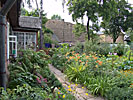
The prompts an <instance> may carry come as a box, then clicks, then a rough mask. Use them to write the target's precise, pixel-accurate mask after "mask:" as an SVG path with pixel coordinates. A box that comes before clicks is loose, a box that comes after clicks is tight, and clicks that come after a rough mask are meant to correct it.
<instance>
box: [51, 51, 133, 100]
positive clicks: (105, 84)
mask: <svg viewBox="0 0 133 100" xmlns="http://www.w3.org/2000/svg"><path fill="white" fill-rule="evenodd" d="M55 55H56V56H57V55H60V59H55V58H54V57H52V58H53V60H52V62H53V63H52V64H53V65H54V66H55V67H56V68H58V69H60V70H63V71H64V73H65V74H66V75H67V77H68V78H69V80H70V81H72V82H75V83H78V84H82V85H83V86H86V87H87V88H88V90H89V91H90V92H91V93H92V94H94V95H101V96H103V97H105V98H107V99H108V100H117V99H118V100H132V99H133V95H132V94H133V58H132V57H130V59H129V54H128V53H127V54H126V55H125V56H122V57H119V56H118V55H117V53H114V54H111V53H110V55H107V56H106V57H105V56H103V55H100V57H99V55H96V54H89V55H86V54H85V53H84V54H79V53H75V52H74V51H72V52H68V53H66V54H65V55H63V54H61V53H56V54H55ZM64 56H65V57H66V59H65V58H63V59H65V60H62V58H61V57H64ZM56 62H59V63H56ZM55 63H56V64H55ZM60 63H61V64H60Z"/></svg>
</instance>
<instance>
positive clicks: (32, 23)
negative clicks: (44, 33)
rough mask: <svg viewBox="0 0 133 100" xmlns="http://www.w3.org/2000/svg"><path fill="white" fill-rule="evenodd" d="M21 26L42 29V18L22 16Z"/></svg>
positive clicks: (20, 19)
mask: <svg viewBox="0 0 133 100" xmlns="http://www.w3.org/2000/svg"><path fill="white" fill-rule="evenodd" d="M19 27H21V28H33V29H40V28H41V24H40V19H39V17H32V16H20V18H19Z"/></svg>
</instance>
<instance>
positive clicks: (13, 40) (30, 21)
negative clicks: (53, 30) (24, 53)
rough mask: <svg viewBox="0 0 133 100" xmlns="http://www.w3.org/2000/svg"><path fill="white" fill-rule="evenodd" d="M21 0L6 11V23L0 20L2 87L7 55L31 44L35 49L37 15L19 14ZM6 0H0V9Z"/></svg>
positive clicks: (7, 59)
mask: <svg viewBox="0 0 133 100" xmlns="http://www.w3.org/2000/svg"><path fill="white" fill-rule="evenodd" d="M8 1H9V0H8ZM10 1H11V0H10ZM21 1H22V0H16V1H15V3H14V4H13V6H12V7H11V9H10V10H9V11H8V14H7V15H6V24H3V23H2V21H1V22H0V26H2V28H3V27H4V28H3V30H4V31H3V30H2V31H0V32H2V34H5V39H4V38H3V37H0V39H1V42H4V43H5V48H4V49H2V48H3V45H2V46H1V47H0V68H1V69H3V70H0V79H3V80H0V81H2V83H1V82H0V86H3V87H5V80H4V79H5V78H3V76H4V77H5V74H6V75H8V74H9V73H8V70H7V65H8V63H9V57H10V56H14V57H16V56H17V53H18V50H19V49H27V48H29V47H31V46H32V48H33V49H34V50H36V45H37V34H38V30H40V21H39V18H37V17H24V16H20V8H21ZM6 2H7V0H0V10H1V9H2V7H3V6H4V5H5V3H6ZM8 4H9V2H8ZM1 16H2V15H1ZM3 16H4V15H3ZM3 16H2V17H3ZM3 18H5V17H3ZM3 32H4V33H3ZM0 34H1V33H0ZM2 36H3V35H2ZM4 43H2V44H4ZM1 55H2V56H1ZM4 55H5V56H4ZM5 66H6V67H5ZM5 70H6V71H5ZM3 84H4V85H3Z"/></svg>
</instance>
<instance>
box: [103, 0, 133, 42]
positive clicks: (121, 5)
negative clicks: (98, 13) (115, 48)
mask: <svg viewBox="0 0 133 100" xmlns="http://www.w3.org/2000/svg"><path fill="white" fill-rule="evenodd" d="M106 6H108V10H109V12H106V13H108V16H109V17H108V19H105V20H104V18H103V22H102V24H101V26H102V27H103V28H104V29H105V34H108V35H110V36H111V37H112V38H113V43H115V42H116V39H117V38H118V37H119V35H120V34H122V31H124V32H125V31H127V29H128V28H130V23H131V21H129V18H130V16H131V13H130V10H132V7H131V5H130V4H128V3H127V1H126V0H116V1H114V0H111V1H110V2H108V3H106ZM104 13H105V12H103V15H104ZM130 20H131V19H130Z"/></svg>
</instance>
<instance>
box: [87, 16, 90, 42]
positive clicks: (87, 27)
mask: <svg viewBox="0 0 133 100" xmlns="http://www.w3.org/2000/svg"><path fill="white" fill-rule="evenodd" d="M89 22H90V17H88V21H87V35H88V41H89V40H90V34H89Z"/></svg>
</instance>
